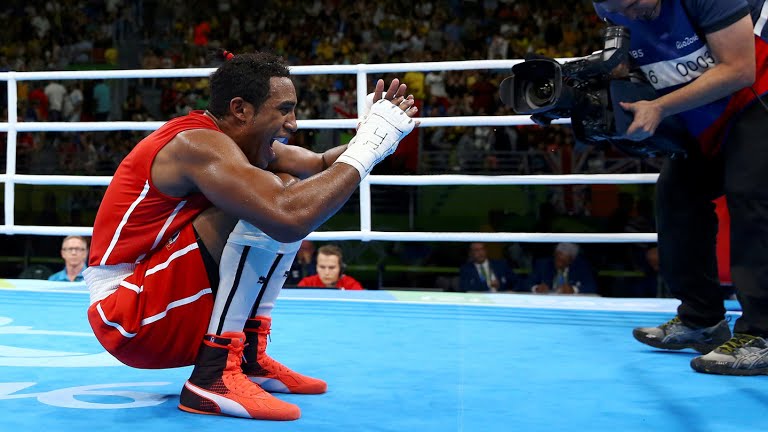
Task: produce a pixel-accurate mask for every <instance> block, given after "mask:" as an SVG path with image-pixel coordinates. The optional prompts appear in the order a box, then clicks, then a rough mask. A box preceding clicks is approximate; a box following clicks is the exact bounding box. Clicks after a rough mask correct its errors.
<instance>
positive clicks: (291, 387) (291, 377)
mask: <svg viewBox="0 0 768 432" xmlns="http://www.w3.org/2000/svg"><path fill="white" fill-rule="evenodd" d="M271 326H272V319H271V318H269V317H263V316H258V317H256V318H253V319H249V320H248V321H247V322H246V323H245V330H244V331H245V341H246V344H247V346H246V348H245V363H243V372H244V373H245V375H247V376H248V378H250V379H251V380H252V381H253V382H255V383H256V384H259V385H260V386H261V387H262V388H263V389H264V390H266V391H268V392H274V393H299V394H320V393H325V391H326V389H327V388H328V386H327V384H326V383H325V381H323V380H319V379H317V378H312V377H308V376H304V375H302V374H300V373H297V372H294V371H292V370H290V369H288V368H287V367H285V366H283V365H282V364H281V363H279V362H277V361H276V360H274V359H273V358H272V357H270V356H269V355H267V352H266V351H267V339H268V337H269V329H270V327H271Z"/></svg>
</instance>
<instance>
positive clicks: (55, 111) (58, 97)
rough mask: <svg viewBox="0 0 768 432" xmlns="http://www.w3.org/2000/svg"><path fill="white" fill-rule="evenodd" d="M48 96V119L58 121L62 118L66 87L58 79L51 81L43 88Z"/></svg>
mask: <svg viewBox="0 0 768 432" xmlns="http://www.w3.org/2000/svg"><path fill="white" fill-rule="evenodd" d="M43 93H45V96H46V97H47V98H48V121H52V122H60V121H62V119H63V115H62V112H63V110H64V98H65V97H66V96H67V88H66V87H64V86H63V85H62V84H61V83H60V82H58V81H51V82H49V83H48V85H46V86H45V89H43Z"/></svg>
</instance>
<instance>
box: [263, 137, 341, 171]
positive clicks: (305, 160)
mask: <svg viewBox="0 0 768 432" xmlns="http://www.w3.org/2000/svg"><path fill="white" fill-rule="evenodd" d="M346 149H347V145H346V144H344V145H340V146H338V147H334V148H332V149H330V150H327V151H325V152H324V153H315V152H313V151H311V150H308V149H305V148H303V147H299V146H294V145H286V144H282V143H280V142H278V141H275V142H274V144H273V145H272V150H274V152H275V158H274V159H273V160H272V161H271V162H270V163H269V165H268V166H267V170H268V171H272V172H274V173H287V174H290V175H292V176H294V177H298V178H300V179H305V178H307V177H311V176H313V175H315V174H317V173H319V172H321V171H323V170H325V169H326V168H328V167H329V166H331V165H333V163H334V162H336V159H338V157H339V155H341V154H342V153H344V151H345V150H346Z"/></svg>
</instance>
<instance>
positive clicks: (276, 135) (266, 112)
mask: <svg viewBox="0 0 768 432" xmlns="http://www.w3.org/2000/svg"><path fill="white" fill-rule="evenodd" d="M254 108H255V107H254ZM295 108H296V89H295V88H294V86H293V82H292V81H291V79H290V78H288V77H272V78H271V79H270V81H269V96H268V97H267V100H265V101H264V103H263V104H262V105H261V106H260V107H258V108H255V109H256V111H255V115H254V116H253V119H252V122H251V125H250V127H251V128H252V129H251V130H252V131H253V135H254V136H253V139H252V140H249V141H252V144H251V145H252V147H251V149H250V151H249V152H248V153H249V160H250V161H251V163H252V164H254V165H256V166H258V167H259V168H266V167H267V164H269V162H271V161H272V160H273V159H274V158H275V152H274V150H272V144H273V143H274V142H275V141H281V142H283V143H287V142H288V138H290V137H291V135H292V134H293V133H295V132H296V130H297V128H298V127H297V125H296V111H295Z"/></svg>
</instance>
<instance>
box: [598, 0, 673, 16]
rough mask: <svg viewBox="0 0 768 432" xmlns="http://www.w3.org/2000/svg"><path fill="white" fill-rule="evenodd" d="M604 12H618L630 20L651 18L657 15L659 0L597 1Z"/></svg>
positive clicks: (659, 8) (659, 6)
mask: <svg viewBox="0 0 768 432" xmlns="http://www.w3.org/2000/svg"><path fill="white" fill-rule="evenodd" d="M598 4H599V5H600V6H601V7H602V8H603V9H604V10H605V11H606V12H609V13H618V14H620V15H624V16H625V17H627V18H629V19H631V20H653V19H656V18H658V17H659V11H660V10H661V0H606V1H604V2H601V3H598Z"/></svg>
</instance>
